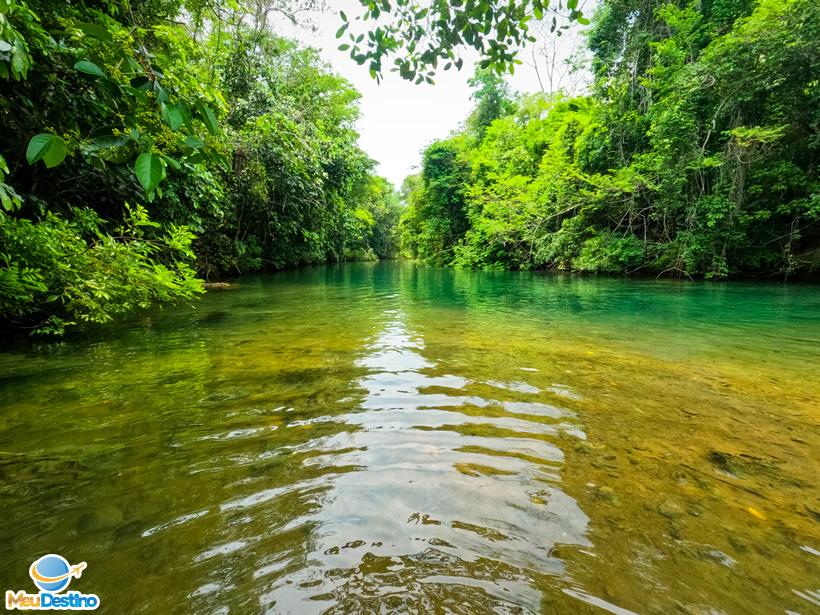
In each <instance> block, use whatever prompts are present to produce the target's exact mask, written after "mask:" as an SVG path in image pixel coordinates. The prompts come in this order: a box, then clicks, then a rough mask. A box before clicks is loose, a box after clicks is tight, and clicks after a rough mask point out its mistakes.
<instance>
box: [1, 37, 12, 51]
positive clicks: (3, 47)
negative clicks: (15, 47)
mask: <svg viewBox="0 0 820 615" xmlns="http://www.w3.org/2000/svg"><path fill="white" fill-rule="evenodd" d="M0 51H2V52H3V53H5V52H6V51H11V43H9V42H7V41H4V40H3V39H0Z"/></svg>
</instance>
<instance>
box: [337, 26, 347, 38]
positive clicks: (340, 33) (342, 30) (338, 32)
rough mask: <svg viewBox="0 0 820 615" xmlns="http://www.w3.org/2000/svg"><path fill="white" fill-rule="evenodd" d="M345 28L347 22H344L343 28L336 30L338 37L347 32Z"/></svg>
mask: <svg viewBox="0 0 820 615" xmlns="http://www.w3.org/2000/svg"><path fill="white" fill-rule="evenodd" d="M345 30H347V24H344V25H343V26H342V27H341V28H339V29H338V30H336V38H342V35H343V34H344V33H345Z"/></svg>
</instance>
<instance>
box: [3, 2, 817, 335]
mask: <svg viewBox="0 0 820 615" xmlns="http://www.w3.org/2000/svg"><path fill="white" fill-rule="evenodd" d="M307 4H308V5H310V4H311V3H310V2H308V3H307ZM360 4H361V6H362V11H363V13H362V14H360V15H358V16H355V17H354V16H348V15H346V14H345V13H344V11H341V12H340V18H339V23H340V24H341V26H340V28H339V30H338V32H337V33H336V36H337V38H339V39H340V40H339V42H340V43H341V45H340V47H339V48H340V49H343V50H349V53H350V56H351V58H352V60H353V61H355V62H357V63H358V64H361V65H362V68H361V70H369V72H370V75H371V76H372V77H373V78H374V79H376V80H378V81H380V80H381V79H383V78H384V77H385V74H387V71H391V72H394V73H398V77H399V78H403V79H406V80H409V81H413V82H415V83H421V82H429V83H433V82H434V77H435V75H436V71H441V70H450V69H454V70H455V69H461V68H462V66H463V64H464V55H463V54H464V52H465V50H466V51H471V52H477V53H478V54H479V57H480V58H482V59H481V61H480V62H479V63H478V68H477V70H476V73H475V76H474V77H473V78H472V80H471V84H472V85H473V88H474V94H473V99H474V103H475V107H474V109H473V111H472V113H471V114H470V115H469V117H467V118H466V121H465V122H464V124H463V125H462V126H460V127H454V131H453V132H452V134H451V135H450V136H449V137H448V138H446V139H443V140H440V141H436V142H433V143H431V144H430V145H429V146H428V147H427V148H426V149H425V150H424V152H423V154H422V161H421V165H420V167H421V170H420V173H419V174H418V175H416V176H411V177H409V178H407V180H406V181H405V183H404V186H403V188H402V190H401V191H400V192H399V191H397V190H395V189H394V188H393V186H392V185H391V184H390V183H389V182H387V181H386V180H385V179H384V178H381V177H379V176H377V175H376V174H375V172H374V168H375V165H376V163H375V162H374V161H373V160H371V159H370V158H369V157H368V156H367V154H366V153H365V152H364V151H363V150H362V149H361V148H360V147H359V145H358V134H357V132H356V121H357V118H358V114H359V108H358V104H357V100H358V98H359V94H358V93H357V91H356V90H355V89H354V88H353V87H352V86H351V85H350V83H348V82H347V81H345V80H344V79H343V78H341V77H339V76H338V75H336V74H335V73H334V71H333V68H332V67H331V66H329V65H327V64H326V63H325V62H323V61H322V59H321V57H320V55H319V52H318V51H316V50H313V49H310V48H305V47H303V46H300V45H299V44H298V43H296V42H294V41H292V40H289V39H287V38H283V37H281V36H278V35H277V34H275V33H274V31H273V29H271V28H270V27H268V23H269V17H270V16H271V14H273V13H281V14H282V15H284V16H285V17H286V18H289V19H291V20H293V21H298V19H299V14H300V13H299V10H301V9H302V8H304V4H303V3H301V2H298V1H296V2H295V3H290V2H266V1H262V0H259V1H250V0H249V1H248V2H239V1H236V0H220V1H218V2H209V1H206V0H149V1H146V2H132V1H131V0H108V1H92V0H87V1H78V2H65V1H63V0H0V83H1V84H2V95H0V204H2V207H0V320H2V323H3V326H4V327H7V328H8V327H11V328H15V329H18V330H21V331H32V332H40V333H58V334H59V333H61V332H63V331H64V330H65V328H66V327H68V326H71V325H75V324H77V323H80V322H93V323H104V322H107V321H110V320H112V319H113V318H114V317H116V316H117V315H120V314H125V313H128V312H132V311H134V310H136V309H140V308H145V307H148V306H152V305H162V304H169V303H173V302H176V301H179V300H188V299H192V298H194V297H196V296H197V295H198V294H200V293H201V292H202V290H203V283H202V282H203V280H206V281H207V280H214V279H223V278H225V277H230V276H237V275H239V274H242V273H248V272H254V271H263V270H264V271H270V270H277V269H283V268H288V267H294V266H299V265H305V264H312V263H323V262H339V261H345V260H361V259H378V258H391V257H395V256H397V255H399V254H401V255H402V256H404V257H408V258H412V259H417V260H419V261H422V262H425V263H429V264H433V265H452V266H455V267H460V268H478V269H555V270H563V271H579V272H594V273H607V274H636V275H640V274H652V275H670V276H677V277H689V278H707V279H722V278H728V277H735V276H759V277H776V278H792V277H801V276H812V275H813V274H814V273H815V272H816V270H817V267H818V264H820V250H819V249H818V239H819V238H820V226H818V224H817V222H818V219H820V196H818V194H820V193H819V192H818V176H817V161H818V147H819V146H820V136H818V126H819V123H820V104H819V103H820V93H818V83H819V82H820V69H819V68H818V66H819V63H818V60H817V42H818V40H820V8H818V6H817V4H816V3H815V2H812V1H811V0H782V1H781V0H760V1H757V2H755V1H752V0H704V1H702V2H646V1H644V0H604V1H603V2H601V3H600V4H599V5H597V7H596V9H595V10H594V11H593V12H592V13H590V14H589V15H585V14H583V13H581V11H580V10H579V9H578V8H577V7H578V3H577V0H568V1H567V2H566V4H564V3H563V2H561V3H559V4H558V5H553V6H552V7H550V6H548V5H547V3H545V2H543V1H542V0H526V1H520V2H509V3H505V2H489V1H487V0H482V1H481V2H478V1H470V2H463V3H462V2H453V3H446V2H434V3H431V4H430V6H429V7H424V8H421V7H420V6H419V5H417V4H415V3H412V2H409V1H407V0H403V1H400V2H398V3H396V4H395V5H391V4H390V2H387V1H386V0H381V1H375V0H361V2H360ZM550 15H553V17H552V19H553V21H552V30H554V32H552V33H549V34H548V36H554V37H557V36H559V35H560V34H561V30H562V28H566V27H573V28H583V29H584V30H585V32H586V35H585V36H586V46H587V48H588V50H589V53H590V62H591V71H592V74H593V81H592V84H591V86H590V88H589V90H588V92H586V93H585V94H584V95H580V96H571V95H568V94H564V93H562V92H561V91H557V92H549V93H543V92H542V93H538V94H529V95H527V94H513V93H512V92H511V91H510V88H509V87H508V85H507V84H506V82H505V78H504V76H505V75H506V74H507V73H508V72H512V71H514V69H515V67H516V65H518V64H520V63H521V60H520V59H518V58H517V55H516V54H517V50H518V49H519V48H520V47H521V46H522V45H524V44H526V43H527V42H532V41H534V40H535V37H534V36H533V35H532V30H531V29H530V26H529V22H530V21H531V20H532V19H536V20H541V21H545V20H546V21H548V20H549V19H550ZM556 15H559V16H560V18H561V20H562V21H560V22H556V20H555V16H556ZM385 17H387V21H385ZM556 23H564V24H565V25H564V26H561V27H556ZM375 24H379V25H377V26H375ZM374 26H375V27H374ZM391 60H392V64H391Z"/></svg>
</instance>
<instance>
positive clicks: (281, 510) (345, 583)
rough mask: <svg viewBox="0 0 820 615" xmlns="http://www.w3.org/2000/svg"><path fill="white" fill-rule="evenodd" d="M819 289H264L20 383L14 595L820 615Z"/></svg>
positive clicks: (227, 294) (306, 276)
mask: <svg viewBox="0 0 820 615" xmlns="http://www.w3.org/2000/svg"><path fill="white" fill-rule="evenodd" d="M819 360H820V287H818V286H811V285H780V284H746V283H736V284H699V283H688V282H672V281H649V280H640V281H625V280H620V279H594V278H574V277H556V276H549V275H539V274H531V273H474V272H453V271H449V270H438V269H428V268H420V267H416V266H414V265H412V264H406V263H382V264H353V265H344V266H339V267H318V268H310V269H303V270H300V271H294V272H285V273H281V274H277V275H271V276H264V277H251V278H243V279H242V280H240V282H239V283H238V284H237V285H236V286H235V287H234V288H232V289H228V290H221V291H212V292H209V293H208V295H207V296H206V297H205V298H204V299H203V300H202V301H199V302H197V303H195V304H194V305H192V306H180V307H178V308H175V309H173V310H166V311H158V312H152V313H147V314H142V315H140V316H138V317H135V318H134V319H132V320H131V321H128V322H125V323H120V324H116V325H112V326H110V327H105V328H100V329H89V330H85V331H81V332H79V333H75V334H73V335H71V336H69V337H68V338H66V339H65V340H63V341H60V342H57V343H46V342H44V341H35V342H33V343H32V342H28V341H24V342H15V343H11V342H9V343H7V344H6V346H5V348H4V350H3V352H2V353H0V379H2V388H0V490H1V491H2V502H3V508H2V511H3V513H4V520H5V522H4V523H3V524H2V527H0V556H2V557H0V579H2V581H3V583H4V588H5V589H15V590H18V589H26V591H29V592H34V591H35V590H34V586H33V584H32V583H31V579H30V578H29V576H28V567H29V565H30V564H31V562H32V561H34V560H35V559H36V558H38V557H39V556H41V555H43V554H45V553H51V552H53V553H59V554H61V555H64V556H65V557H66V558H67V559H68V560H69V561H70V562H71V563H75V562H77V561H86V562H87V563H88V568H87V569H86V570H85V572H84V573H83V576H82V578H81V579H78V580H74V581H72V584H71V589H72V590H75V589H76V590H78V591H84V592H93V593H96V594H97V595H99V596H100V599H101V602H102V609H101V610H102V611H103V612H111V613H122V612H146V613H156V612H197V613H200V612H202V613H229V612H230V613H262V612H272V613H313V612H317V613H318V612H338V613H342V612H344V613H347V612H374V611H394V612H454V613H482V612H510V613H518V612H523V613H576V612H582V613H583V612H590V613H596V612H605V611H606V610H609V611H611V612H614V613H625V612H630V611H631V612H638V613H668V612H682V613H751V612H761V613H762V612H766V613H768V612H781V613H782V612H786V611H794V612H800V613H809V612H812V611H816V610H817V609H818V608H820V594H818V593H817V592H818V582H817V579H818V574H817V572H818V564H820V557H818V551H820V534H819V533H818V520H820V493H819V492H818V486H817V476H818V470H820V468H818V461H817V459H818V455H817V452H818V450H820V448H818V446H819V445H820V435H818V434H820V430H818V419H819V418H820V403H818V402H819V401H820V378H819V377H818V376H820V369H819V368H818V365H820V361H819Z"/></svg>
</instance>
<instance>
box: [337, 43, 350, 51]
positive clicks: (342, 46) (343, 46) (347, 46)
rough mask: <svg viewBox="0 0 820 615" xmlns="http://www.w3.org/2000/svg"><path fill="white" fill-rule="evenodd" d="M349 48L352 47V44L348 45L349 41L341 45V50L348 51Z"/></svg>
mask: <svg viewBox="0 0 820 615" xmlns="http://www.w3.org/2000/svg"><path fill="white" fill-rule="evenodd" d="M348 49H350V45H348V44H347V43H345V44H343V45H339V51H347V50H348Z"/></svg>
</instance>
